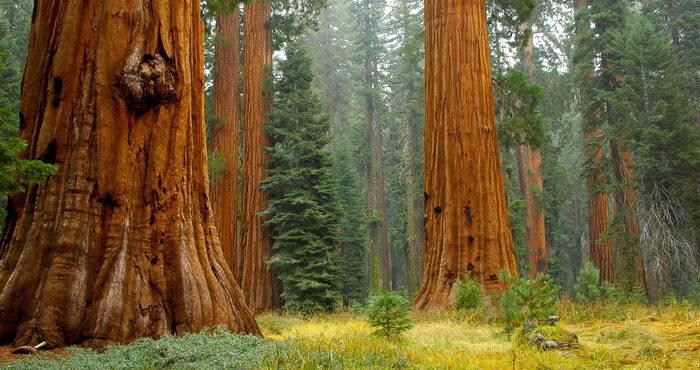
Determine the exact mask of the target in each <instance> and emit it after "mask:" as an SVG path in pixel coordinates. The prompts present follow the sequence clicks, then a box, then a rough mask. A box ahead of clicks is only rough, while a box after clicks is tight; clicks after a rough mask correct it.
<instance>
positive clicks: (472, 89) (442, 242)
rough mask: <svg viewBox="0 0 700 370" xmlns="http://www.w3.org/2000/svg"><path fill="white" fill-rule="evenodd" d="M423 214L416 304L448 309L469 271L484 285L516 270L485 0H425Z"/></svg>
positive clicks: (492, 285)
mask: <svg viewBox="0 0 700 370" xmlns="http://www.w3.org/2000/svg"><path fill="white" fill-rule="evenodd" d="M425 21H426V40H425V47H426V53H425V55H426V96H425V104H426V106H425V114H426V130H425V171H426V172H425V186H424V189H425V197H426V201H425V219H426V227H425V232H426V245H425V254H424V259H423V264H424V265H423V284H422V286H421V289H420V292H419V293H418V297H417V298H416V301H415V303H414V308H415V309H419V310H431V309H446V308H449V307H451V306H452V305H453V304H454V295H453V294H452V293H453V291H452V290H453V289H452V287H453V285H454V283H455V282H456V281H457V279H459V278H460V275H461V274H462V273H464V272H466V271H471V273H472V276H474V277H475V278H476V279H478V281H480V282H481V283H482V284H483V286H484V288H485V289H486V291H489V292H490V291H495V290H501V289H503V288H504V287H505V283H504V282H503V281H501V280H500V279H499V272H500V271H501V270H503V269H505V270H507V271H509V272H510V273H511V274H512V275H514V276H515V275H517V269H516V263H515V254H514V249H513V241H512V237H511V233H510V230H509V226H508V216H507V211H506V200H505V190H504V186H503V175H502V173H501V168H500V160H499V153H498V142H497V137H496V124H495V115H494V106H493V92H492V89H491V65H490V60H489V59H490V56H489V44H488V34H487V30H486V11H485V6H484V1H474V0H445V1H428V2H426V4H425Z"/></svg>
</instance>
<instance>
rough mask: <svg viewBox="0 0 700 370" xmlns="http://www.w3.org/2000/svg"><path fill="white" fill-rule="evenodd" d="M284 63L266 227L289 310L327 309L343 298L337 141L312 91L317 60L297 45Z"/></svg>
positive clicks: (271, 129) (266, 184) (272, 131)
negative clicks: (335, 170)
mask: <svg viewBox="0 0 700 370" xmlns="http://www.w3.org/2000/svg"><path fill="white" fill-rule="evenodd" d="M285 54H286V59H285V60H284V61H281V62H280V63H279V75H280V77H279V80H278V81H276V83H275V99H274V103H273V110H272V114H271V115H270V120H271V121H270V122H269V123H268V124H267V126H266V127H267V132H268V133H269V135H270V136H271V138H272V139H273V142H274V143H275V145H274V146H273V147H270V148H268V153H269V158H270V162H269V164H270V169H269V170H268V175H269V177H268V178H267V179H265V180H264V181H263V183H262V189H263V190H265V191H267V192H268V194H269V195H270V200H269V201H268V205H269V207H268V209H267V210H266V211H265V212H264V215H265V216H267V217H269V220H268V221H267V222H266V224H265V226H266V227H269V228H270V229H271V230H272V233H273V238H274V244H273V249H274V256H273V257H272V258H271V259H270V261H268V263H269V265H270V267H272V268H273V269H274V270H275V271H276V273H277V277H278V279H279V281H280V282H281V283H282V291H283V292H282V298H283V300H284V307H285V308H286V309H289V310H293V311H301V312H312V311H327V310H330V309H332V308H333V306H334V305H335V304H336V302H337V301H338V300H339V298H340V295H339V280H340V276H339V275H340V269H339V267H338V260H337V257H338V256H337V248H338V232H339V230H338V228H339V225H340V223H339V213H340V208H339V204H338V183H337V180H336V178H335V176H334V173H333V157H332V154H331V153H330V152H329V151H328V150H327V149H326V147H327V146H328V144H329V142H330V137H329V136H328V131H329V129H330V118H329V116H328V115H326V114H324V113H323V104H322V103H321V101H320V99H319V98H318V97H317V96H316V95H315V94H314V93H313V91H312V86H311V82H312V79H313V76H312V73H311V61H310V59H309V58H308V57H307V56H306V51H305V50H304V47H303V46H302V45H301V43H300V42H297V41H294V42H290V43H289V44H288V45H287V48H286V49H285Z"/></svg>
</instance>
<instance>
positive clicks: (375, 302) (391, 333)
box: [367, 292, 413, 339]
mask: <svg viewBox="0 0 700 370" xmlns="http://www.w3.org/2000/svg"><path fill="white" fill-rule="evenodd" d="M409 314H410V305H409V302H408V299H407V298H406V297H405V296H403V295H401V294H397V293H388V292H383V293H381V294H379V295H377V296H373V297H371V298H370V300H369V306H368V309H367V321H368V322H369V325H370V326H371V327H373V328H377V330H375V332H374V334H376V335H380V336H383V337H385V338H387V339H391V338H396V337H399V336H401V334H402V333H403V332H405V331H407V330H409V329H411V328H412V327H413V324H412V323H411V319H410V317H409Z"/></svg>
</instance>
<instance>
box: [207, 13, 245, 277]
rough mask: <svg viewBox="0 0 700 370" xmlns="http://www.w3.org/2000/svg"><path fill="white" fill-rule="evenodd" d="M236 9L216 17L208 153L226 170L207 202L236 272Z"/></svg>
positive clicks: (237, 89) (238, 43)
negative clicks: (221, 161) (218, 155)
mask: <svg viewBox="0 0 700 370" xmlns="http://www.w3.org/2000/svg"><path fill="white" fill-rule="evenodd" d="M238 16H239V11H238V8H236V9H234V10H232V11H230V12H226V11H222V12H221V13H220V14H219V15H218V16H217V18H216V33H217V37H218V40H217V41H218V42H217V44H216V55H215V65H214V68H215V74H214V104H213V106H212V112H213V113H214V115H215V116H216V117H217V122H216V125H215V126H216V127H215V128H214V134H213V137H212V150H213V151H216V152H220V153H222V154H223V156H224V160H225V161H226V169H225V170H224V172H223V174H222V175H221V178H220V179H219V180H218V181H217V183H216V184H212V188H211V199H212V209H213V210H214V221H215V222H216V230H217V232H218V233H219V240H220V241H221V249H222V250H223V252H224V258H226V262H227V263H228V264H229V267H230V268H231V270H232V271H233V272H234V274H235V273H236V271H235V270H236V253H237V252H236V251H237V244H236V226H237V215H238V198H237V195H238V129H239V125H238V121H239V113H238V111H239V109H238V105H239V101H238V99H239V88H238V78H239V47H240V42H239V41H240V40H239V39H240V26H239V19H238Z"/></svg>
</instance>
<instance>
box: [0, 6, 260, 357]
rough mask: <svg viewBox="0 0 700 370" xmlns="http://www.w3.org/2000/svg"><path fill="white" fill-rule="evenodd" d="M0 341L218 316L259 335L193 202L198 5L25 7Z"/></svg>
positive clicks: (80, 335) (126, 331)
mask: <svg viewBox="0 0 700 370" xmlns="http://www.w3.org/2000/svg"><path fill="white" fill-rule="evenodd" d="M35 4H36V5H35V10H34V11H35V13H34V18H33V24H32V29H31V35H30V40H31V41H30V46H29V56H28V60H27V67H26V71H25V78H24V82H23V89H22V91H23V92H22V102H21V114H22V121H23V125H22V129H21V136H22V137H23V138H24V139H25V140H27V141H28V143H29V147H28V148H27V149H26V150H25V151H24V152H23V153H22V156H23V157H24V158H41V159H42V160H44V161H46V162H52V163H55V164H57V165H58V166H60V170H59V171H58V173H57V174H55V175H53V176H51V177H50V178H49V179H48V180H47V181H45V182H44V183H42V184H40V185H38V186H31V187H30V188H29V189H28V191H27V193H26V194H24V195H23V196H22V197H15V198H14V199H13V203H14V207H15V209H17V210H18V211H19V212H18V214H19V215H20V216H19V218H18V219H16V220H11V222H10V224H11V226H10V227H9V229H8V230H7V233H8V234H7V235H6V238H5V240H6V243H8V244H9V245H7V244H6V248H4V250H5V253H4V254H3V256H2V259H1V261H0V289H1V290H0V341H1V342H3V343H7V342H11V341H14V342H15V343H16V344H21V345H26V344H32V345H33V344H36V343H39V342H41V341H46V342H47V345H48V347H59V346H64V345H68V344H73V343H83V344H87V345H93V346H100V345H103V344H108V343H125V342H129V341H131V340H134V339H136V338H139V337H143V336H148V337H158V336H161V335H164V334H182V333H186V332H196V331H199V330H201V329H203V328H204V327H210V326H215V325H225V326H227V327H228V328H229V329H231V330H235V331H244V332H250V333H256V334H259V333H260V331H259V329H258V327H257V324H256V323H255V320H254V319H253V317H252V315H251V314H250V312H249V311H248V309H247V308H246V307H245V303H244V300H243V296H242V294H241V291H240V289H239V288H238V286H237V284H236V283H235V281H234V279H233V275H232V274H231V271H230V270H229V268H228V267H227V266H226V262H225V260H224V257H223V254H222V252H221V247H220V245H219V240H218V238H217V236H216V231H215V228H214V223H213V219H212V217H211V211H210V207H209V200H208V187H209V185H208V181H207V171H206V144H205V133H204V122H203V116H204V114H203V95H202V92H203V78H204V74H203V50H202V45H203V41H202V25H201V23H200V19H199V12H200V10H199V2H198V1H181V2H177V3H171V2H169V1H165V0H153V1H143V0H123V1H107V2H103V1H96V0H86V1H76V0H66V1H46V0H39V1H37V2H36V3H35Z"/></svg>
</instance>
